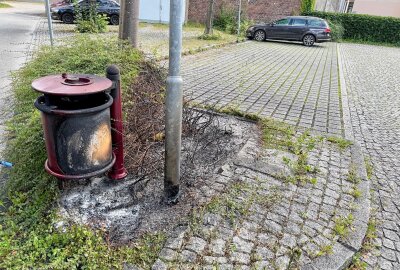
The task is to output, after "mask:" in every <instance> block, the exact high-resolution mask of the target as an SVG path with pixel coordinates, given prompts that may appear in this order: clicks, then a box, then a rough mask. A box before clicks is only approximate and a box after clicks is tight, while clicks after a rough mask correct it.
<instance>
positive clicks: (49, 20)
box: [44, 0, 54, 46]
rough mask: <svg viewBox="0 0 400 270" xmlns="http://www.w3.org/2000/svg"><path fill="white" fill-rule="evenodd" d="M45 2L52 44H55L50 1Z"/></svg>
mask: <svg viewBox="0 0 400 270" xmlns="http://www.w3.org/2000/svg"><path fill="white" fill-rule="evenodd" d="M44 2H45V4H46V14H47V23H48V25H49V35H50V44H51V46H53V45H54V44H53V23H52V21H51V15H50V3H49V0H45V1H44Z"/></svg>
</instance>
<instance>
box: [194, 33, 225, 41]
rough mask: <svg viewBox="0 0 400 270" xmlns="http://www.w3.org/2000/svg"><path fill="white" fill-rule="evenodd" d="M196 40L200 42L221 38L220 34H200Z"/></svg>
mask: <svg viewBox="0 0 400 270" xmlns="http://www.w3.org/2000/svg"><path fill="white" fill-rule="evenodd" d="M198 39H202V40H220V39H222V36H221V35H220V34H202V35H201V36H199V37H198Z"/></svg>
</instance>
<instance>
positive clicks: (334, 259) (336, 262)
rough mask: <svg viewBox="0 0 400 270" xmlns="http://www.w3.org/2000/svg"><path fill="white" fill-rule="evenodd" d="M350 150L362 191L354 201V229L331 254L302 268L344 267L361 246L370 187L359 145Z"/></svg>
mask: <svg viewBox="0 0 400 270" xmlns="http://www.w3.org/2000/svg"><path fill="white" fill-rule="evenodd" d="M351 152H352V163H353V164H354V165H355V167H356V168H357V174H358V175H359V177H360V178H361V182H360V184H359V185H358V188H359V190H360V191H361V193H362V196H361V197H360V198H359V199H358V200H357V201H356V207H355V209H356V210H355V211H354V212H353V213H352V214H353V216H354V227H355V230H354V231H352V232H351V233H350V235H349V236H348V237H347V239H346V240H345V241H338V242H337V243H336V244H335V245H334V247H333V253H332V254H330V255H328V256H325V257H320V258H318V259H317V260H315V261H314V262H312V263H311V264H309V265H306V266H305V267H304V268H302V269H304V270H317V269H318V270H330V269H332V270H336V269H337V270H342V269H346V268H347V267H348V266H349V265H350V263H351V261H352V258H353V256H354V255H355V254H356V253H357V252H358V251H359V250H360V248H361V246H362V241H363V240H364V237H365V234H366V231H367V226H368V221H369V217H370V190H369V189H370V187H369V180H368V177H367V172H366V169H365V163H364V158H363V154H362V151H361V147H360V146H359V145H358V144H356V143H355V144H354V145H353V146H352V149H351Z"/></svg>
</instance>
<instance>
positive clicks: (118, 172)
mask: <svg viewBox="0 0 400 270" xmlns="http://www.w3.org/2000/svg"><path fill="white" fill-rule="evenodd" d="M106 74H107V78H108V79H110V80H111V81H112V82H113V87H112V88H111V91H110V94H111V96H112V98H113V99H114V102H113V104H112V105H111V108H110V115H111V128H112V130H111V136H112V144H113V153H114V155H115V163H114V166H113V167H112V169H111V171H110V172H109V173H108V176H109V177H110V178H111V179H113V180H121V179H124V178H125V177H126V176H127V175H128V172H127V171H126V169H125V167H124V142H123V141H124V137H123V132H124V127H123V122H122V100H121V76H120V71H119V68H118V67H117V66H116V65H111V66H108V67H107V69H106Z"/></svg>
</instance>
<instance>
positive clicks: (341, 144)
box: [326, 136, 353, 150]
mask: <svg viewBox="0 0 400 270" xmlns="http://www.w3.org/2000/svg"><path fill="white" fill-rule="evenodd" d="M326 140H327V141H328V142H331V143H333V144H335V145H337V146H338V147H339V148H340V149H341V150H345V149H347V148H348V147H349V146H351V145H352V144H353V143H352V142H351V141H349V140H346V139H343V138H340V137H335V136H329V137H327V138H326Z"/></svg>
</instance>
